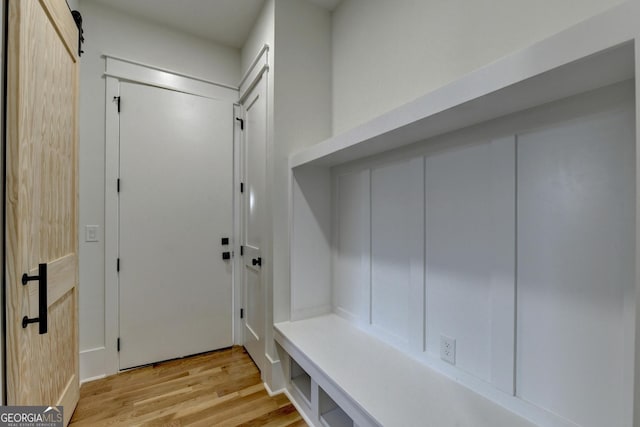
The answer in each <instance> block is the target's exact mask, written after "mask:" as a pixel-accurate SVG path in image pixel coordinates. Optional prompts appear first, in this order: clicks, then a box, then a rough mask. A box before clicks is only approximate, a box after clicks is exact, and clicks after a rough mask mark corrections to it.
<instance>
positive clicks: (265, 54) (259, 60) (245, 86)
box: [239, 44, 269, 104]
mask: <svg viewBox="0 0 640 427" xmlns="http://www.w3.org/2000/svg"><path fill="white" fill-rule="evenodd" d="M267 71H269V45H266V44H265V45H264V46H263V47H262V49H261V50H260V52H259V53H258V56H256V59H254V61H253V63H252V64H251V67H249V69H248V70H247V74H246V75H245V76H244V77H243V78H242V81H241V82H240V89H239V91H240V97H239V102H240V104H242V103H244V101H245V98H246V97H247V95H248V94H249V93H251V90H252V89H253V88H254V87H255V86H256V85H257V84H258V82H259V81H260V78H261V77H262V75H263V74H264V73H265V72H267Z"/></svg>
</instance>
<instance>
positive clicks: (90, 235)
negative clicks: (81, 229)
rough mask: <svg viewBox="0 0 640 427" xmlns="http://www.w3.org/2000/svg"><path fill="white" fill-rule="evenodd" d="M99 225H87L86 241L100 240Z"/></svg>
mask: <svg viewBox="0 0 640 427" xmlns="http://www.w3.org/2000/svg"><path fill="white" fill-rule="evenodd" d="M99 228H100V226H98V225H86V226H85V239H84V240H85V242H97V241H98V229H99Z"/></svg>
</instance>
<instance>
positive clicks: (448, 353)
mask: <svg viewBox="0 0 640 427" xmlns="http://www.w3.org/2000/svg"><path fill="white" fill-rule="evenodd" d="M440 359H442V360H444V361H445V362H449V363H451V364H452V365H455V364H456V340H455V338H450V337H448V336H446V335H440Z"/></svg>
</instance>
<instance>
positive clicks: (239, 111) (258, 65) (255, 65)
mask: <svg viewBox="0 0 640 427" xmlns="http://www.w3.org/2000/svg"><path fill="white" fill-rule="evenodd" d="M268 71H269V45H268V44H264V45H262V47H261V48H260V50H259V51H258V53H257V54H256V56H255V57H254V59H253V61H251V65H250V66H249V68H248V69H247V70H246V72H245V74H244V75H243V76H242V79H241V80H240V88H239V96H238V103H237V104H236V109H235V111H236V117H238V118H242V120H244V118H245V111H244V102H245V101H246V98H247V96H248V95H249V94H250V92H251V90H252V89H253V88H254V87H255V86H256V85H257V84H258V82H259V81H260V79H261V78H262V77H263V75H264V74H266V73H267V72H268ZM264 78H265V79H266V78H267V76H264ZM268 97H269V95H268V90H267V116H268V114H269V113H268V110H269V101H268ZM236 126H239V124H238V123H236ZM269 126H270V124H269V121H268V119H267V135H266V136H267V137H268V133H269V130H268V128H269ZM235 129H236V131H237V130H238V127H236V128H235ZM234 138H235V142H236V151H234V153H235V154H236V157H235V160H234V166H235V167H236V169H235V171H236V172H235V178H236V181H235V182H237V183H240V182H242V180H243V179H244V178H243V177H244V171H243V170H242V168H243V165H244V159H243V156H244V151H243V149H242V147H243V138H244V133H242V132H235V133H234ZM267 143H268V138H267ZM265 162H266V159H265ZM238 191H239V189H238V188H236V189H235V191H234V195H237V194H238ZM267 192H268V186H267ZM265 197H266V195H265ZM234 207H235V209H236V211H235V213H234V220H235V222H234V224H235V225H236V226H237V228H236V229H234V232H235V233H236V236H237V241H238V247H237V248H236V251H237V252H236V253H237V254H239V253H240V248H239V246H240V244H241V243H243V242H244V232H245V230H244V211H243V209H244V205H243V200H242V197H236V198H234ZM268 240H269V242H270V239H268ZM266 243H267V242H265V244H266ZM265 249H266V248H265ZM264 270H266V269H264ZM264 270H263V273H262V274H263V276H262V281H263V283H262V286H263V287H264V286H265V284H266V283H265V280H266V277H265V276H266V272H265V271H264ZM233 271H234V283H235V284H237V286H236V288H235V294H234V298H235V300H236V301H238V303H239V305H237V307H239V308H238V311H239V310H240V308H244V303H245V301H244V296H245V283H244V276H243V275H244V264H243V260H242V258H241V257H239V256H236V257H235V259H234V270H233ZM264 297H265V299H264V301H263V302H264V304H265V317H266V309H267V307H266V304H267V300H266V292H265V295H264ZM245 311H246V310H245ZM237 326H238V327H237V328H236V325H235V324H234V332H236V333H237V335H236V337H238V338H239V339H240V344H241V345H244V343H245V336H244V319H241V320H240V321H239V322H238V323H237ZM268 327H270V325H268V324H267V322H266V318H265V328H268ZM264 352H265V356H268V355H267V354H266V353H267V351H266V347H265V349H264ZM261 369H262V371H261V375H262V379H263V380H264V367H261Z"/></svg>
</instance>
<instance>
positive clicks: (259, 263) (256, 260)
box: [251, 257, 262, 267]
mask: <svg viewBox="0 0 640 427" xmlns="http://www.w3.org/2000/svg"><path fill="white" fill-rule="evenodd" d="M251 265H257V266H260V267H262V258H260V257H258V258H254V259H252V260H251Z"/></svg>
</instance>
